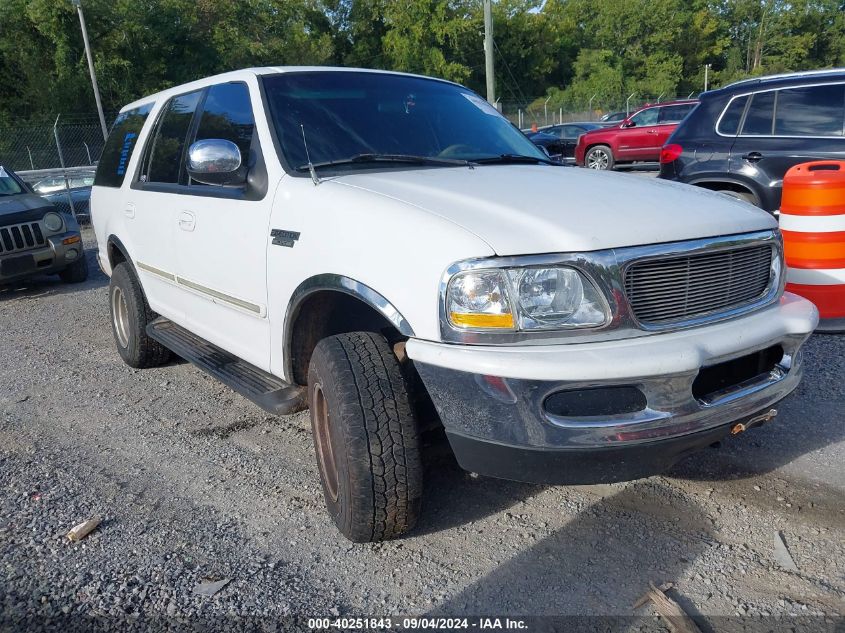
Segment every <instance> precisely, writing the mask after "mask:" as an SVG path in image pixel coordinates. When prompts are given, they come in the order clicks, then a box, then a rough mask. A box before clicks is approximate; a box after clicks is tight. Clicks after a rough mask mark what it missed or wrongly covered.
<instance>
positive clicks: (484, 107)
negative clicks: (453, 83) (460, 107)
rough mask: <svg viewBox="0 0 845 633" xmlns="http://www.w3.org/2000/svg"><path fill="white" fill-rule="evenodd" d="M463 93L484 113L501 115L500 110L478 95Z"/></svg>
mask: <svg viewBox="0 0 845 633" xmlns="http://www.w3.org/2000/svg"><path fill="white" fill-rule="evenodd" d="M461 94H462V95H463V96H464V98H465V99H466V100H467V101H469V102H470V103H471V104H472V105H474V106H475V107H476V108H478V109H479V110H481V111H482V112H483V113H484V114H489V115H490V116H499V111H498V110H497V109H496V108H494V107H493V106H491V105H490V104H489V103H487V102H486V101H485V100H484V99H482V98H481V97H479V96H478V95H472V94H468V93H466V92H462V93H461Z"/></svg>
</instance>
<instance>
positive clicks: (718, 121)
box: [714, 81, 845, 140]
mask: <svg viewBox="0 0 845 633" xmlns="http://www.w3.org/2000/svg"><path fill="white" fill-rule="evenodd" d="M841 85H845V82H839V81H826V82H823V83H812V84H800V85H798V86H779V87H776V88H764V89H762V90H749V91H748V92H743V93H741V94H736V95H734V96H732V97H731V98H730V100H729V101H728V103H727V105H725V107H724V108H722V113H721V114H720V115H719V117H718V118H717V119H716V126H715V127H714V130H715V132H716V134H718V135H719V136H721V137H722V138H815V139H826V140H827V139H837V138H838V139H845V136H843V135H841V134H840V135H839V136H798V135H794V134H740V132H741V131H742V128H741V127H739V128H737V133H736V134H724V133H722V132H720V131H719V126H720V125H721V123H722V117H724V116H725V113H726V112H727V111H728V108H730V107H731V104H732V103H733V102H734V101H735V100H736V99H741V98H742V97H749V96H752V95H755V94H761V93H763V92H780V91H781V90H795V89H797V88H817V87H818V86H841ZM749 107H750V102H749V103H746V104H745V108H744V109H743V112H742V116H741V117H740V124H742V125H744V124H745V115H746V113H747V110H748V108H749ZM772 119H773V120H774V114H773V115H772ZM843 134H845V130H844V131H843Z"/></svg>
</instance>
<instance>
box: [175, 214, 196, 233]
mask: <svg viewBox="0 0 845 633" xmlns="http://www.w3.org/2000/svg"><path fill="white" fill-rule="evenodd" d="M196 225H197V218H196V216H194V214H193V213H191V212H190V211H182V212H181V213H180V214H179V228H180V229H182V230H183V231H193V230H194V228H195V227H196Z"/></svg>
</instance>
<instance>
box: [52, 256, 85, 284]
mask: <svg viewBox="0 0 845 633" xmlns="http://www.w3.org/2000/svg"><path fill="white" fill-rule="evenodd" d="M59 279H61V280H62V283H66V284H81V283H82V282H83V281H85V280H86V279H88V260H87V259H86V258H85V252H84V251H83V252H82V253H81V254H80V255H79V259H77V260H76V261H75V262H73V263H72V264H71V265H70V266H68V267H67V268H65V269H64V270H62V271H61V272H59Z"/></svg>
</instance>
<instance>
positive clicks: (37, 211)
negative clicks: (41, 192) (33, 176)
mask: <svg viewBox="0 0 845 633" xmlns="http://www.w3.org/2000/svg"><path fill="white" fill-rule="evenodd" d="M55 210H56V208H55V207H54V206H53V204H52V203H51V202H48V201H47V200H45V199H44V198H42V197H41V196H36V195H34V194H31V193H21V194H16V195H13V196H0V224H19V223H21V222H29V221H34V220H40V219H41V218H42V217H43V215H44V214H45V213H47V211H55Z"/></svg>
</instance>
